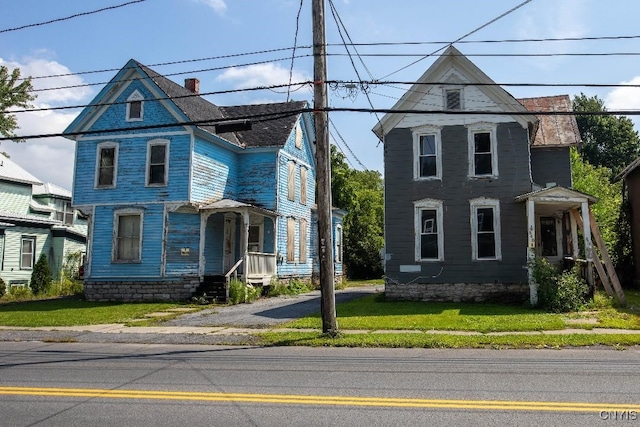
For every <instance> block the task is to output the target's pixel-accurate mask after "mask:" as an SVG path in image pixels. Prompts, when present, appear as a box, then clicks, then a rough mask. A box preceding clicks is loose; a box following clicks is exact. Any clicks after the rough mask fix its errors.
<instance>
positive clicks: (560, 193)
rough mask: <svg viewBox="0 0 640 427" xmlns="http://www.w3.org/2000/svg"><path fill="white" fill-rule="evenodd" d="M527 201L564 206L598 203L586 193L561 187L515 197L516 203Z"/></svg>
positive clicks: (543, 189) (557, 186)
mask: <svg viewBox="0 0 640 427" xmlns="http://www.w3.org/2000/svg"><path fill="white" fill-rule="evenodd" d="M527 200H533V201H534V202H535V203H543V204H566V205H573V204H579V203H583V202H588V203H589V204H592V203H596V202H597V201H598V199H597V198H595V197H593V196H591V195H589V194H587V193H583V192H581V191H578V190H573V189H571V188H566V187H562V186H560V185H556V186H553V187H547V188H542V189H540V190H534V191H531V192H529V193H525V194H521V195H519V196H517V197H516V202H524V201H527Z"/></svg>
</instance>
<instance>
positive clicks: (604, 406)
mask: <svg viewBox="0 0 640 427" xmlns="http://www.w3.org/2000/svg"><path fill="white" fill-rule="evenodd" d="M0 395H22V396H25V395H28V396H58V397H93V398H104V399H162V400H191V401H212V402H252V403H281V404H296V405H338V406H379V407H404V408H448V409H484V410H512V411H516V410H517V411H564V412H602V411H636V412H640V404H628V405H625V404H619V403H615V404H614V403H582V402H535V401H533V402H528V401H508V400H504V401H503V400H449V399H414V398H395V397H357V396H304V395H289V394H252V393H207V392H181V391H155V390H108V389H89V388H87V389H84V388H46V387H0Z"/></svg>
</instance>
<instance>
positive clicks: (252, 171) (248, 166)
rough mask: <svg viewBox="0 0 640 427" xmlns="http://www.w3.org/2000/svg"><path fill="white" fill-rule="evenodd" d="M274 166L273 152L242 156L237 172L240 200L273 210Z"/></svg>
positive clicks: (274, 200)
mask: <svg viewBox="0 0 640 427" xmlns="http://www.w3.org/2000/svg"><path fill="white" fill-rule="evenodd" d="M276 166H277V156H276V153H275V152H266V153H247V154H244V155H242V156H241V158H240V165H239V171H238V183H239V187H240V194H239V198H240V200H242V201H243V202H246V203H251V204H254V205H256V206H260V207H262V208H265V209H270V210H275V208H276Z"/></svg>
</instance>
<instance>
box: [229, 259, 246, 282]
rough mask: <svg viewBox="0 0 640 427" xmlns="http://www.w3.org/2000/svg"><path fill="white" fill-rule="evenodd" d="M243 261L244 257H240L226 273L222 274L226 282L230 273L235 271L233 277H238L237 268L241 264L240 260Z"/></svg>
mask: <svg viewBox="0 0 640 427" xmlns="http://www.w3.org/2000/svg"><path fill="white" fill-rule="evenodd" d="M243 261H244V258H240V259H239V260H238V262H236V263H235V264H234V266H233V267H231V269H230V270H229V271H228V272H227V274H225V275H224V278H225V279H226V280H227V282H228V281H229V277H231V275H232V274H234V273H235V275H234V278H236V279H237V278H238V271H237V270H238V268H239V267H240V264H242V262H243Z"/></svg>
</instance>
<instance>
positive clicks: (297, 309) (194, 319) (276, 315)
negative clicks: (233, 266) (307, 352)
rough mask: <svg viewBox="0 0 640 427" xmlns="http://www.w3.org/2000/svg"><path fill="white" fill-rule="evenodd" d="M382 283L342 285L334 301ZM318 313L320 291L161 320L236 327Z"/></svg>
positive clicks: (172, 323)
mask: <svg viewBox="0 0 640 427" xmlns="http://www.w3.org/2000/svg"><path fill="white" fill-rule="evenodd" d="M383 290H384V286H382V285H379V286H363V287H357V288H346V289H343V290H339V291H336V292H335V299H336V303H341V302H345V301H350V300H353V299H356V298H361V297H363V296H365V295H370V294H372V293H376V292H383ZM314 313H320V291H313V292H309V293H307V294H302V295H296V296H279V297H274V298H263V299H259V300H257V301H255V302H253V303H251V304H237V305H231V306H220V307H215V308H212V309H205V310H202V311H199V312H197V313H190V314H185V315H182V316H180V317H178V318H177V319H174V320H170V321H168V322H165V323H164V325H166V326H238V327H245V328H267V327H273V326H277V325H280V324H283V323H285V322H289V321H291V320H295V319H299V318H300V317H304V316H308V315H310V314H314Z"/></svg>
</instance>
